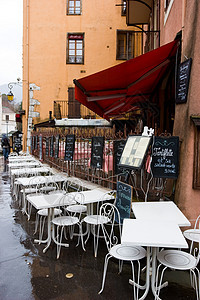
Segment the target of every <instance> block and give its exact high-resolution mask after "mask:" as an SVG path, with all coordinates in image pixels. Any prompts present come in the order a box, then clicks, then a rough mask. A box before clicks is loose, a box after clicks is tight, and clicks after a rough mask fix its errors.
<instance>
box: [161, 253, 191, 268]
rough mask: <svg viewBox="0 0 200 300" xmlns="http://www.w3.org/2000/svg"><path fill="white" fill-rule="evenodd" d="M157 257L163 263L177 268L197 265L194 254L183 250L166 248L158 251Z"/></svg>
mask: <svg viewBox="0 0 200 300" xmlns="http://www.w3.org/2000/svg"><path fill="white" fill-rule="evenodd" d="M157 259H158V261H159V262H160V263H161V264H164V265H165V266H167V267H169V268H171V269H177V270H189V269H193V268H194V267H195V266H196V259H195V257H194V256H193V255H191V254H189V253H187V252H184V251H181V250H164V251H161V252H159V253H158V255H157Z"/></svg>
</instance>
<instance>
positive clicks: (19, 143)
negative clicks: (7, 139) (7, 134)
mask: <svg viewBox="0 0 200 300" xmlns="http://www.w3.org/2000/svg"><path fill="white" fill-rule="evenodd" d="M14 150H15V151H17V152H20V151H21V150H22V138H21V137H19V136H16V137H14Z"/></svg>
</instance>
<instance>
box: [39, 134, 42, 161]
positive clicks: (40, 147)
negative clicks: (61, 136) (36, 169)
mask: <svg viewBox="0 0 200 300" xmlns="http://www.w3.org/2000/svg"><path fill="white" fill-rule="evenodd" d="M42 148H43V139H42V135H40V136H39V159H40V160H42V154H43V153H42Z"/></svg>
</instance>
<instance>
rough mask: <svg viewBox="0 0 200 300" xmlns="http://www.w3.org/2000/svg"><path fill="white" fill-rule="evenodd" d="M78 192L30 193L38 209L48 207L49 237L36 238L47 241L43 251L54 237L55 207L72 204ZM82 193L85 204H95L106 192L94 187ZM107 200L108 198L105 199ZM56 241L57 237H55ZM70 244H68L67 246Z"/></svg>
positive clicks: (29, 198)
mask: <svg viewBox="0 0 200 300" xmlns="http://www.w3.org/2000/svg"><path fill="white" fill-rule="evenodd" d="M77 194H78V192H71V193H66V194H63V193H61V192H59V193H53V194H42V195H28V196H27V200H28V201H29V202H30V203H31V204H32V205H33V206H34V207H35V208H36V209H43V208H47V209H48V237H47V239H46V240H35V242H37V243H47V246H46V247H45V248H44V250H43V252H44V253H45V252H46V250H47V249H48V248H49V246H50V243H51V239H52V238H54V237H53V236H52V232H51V220H52V218H53V212H54V208H56V207H58V206H61V205H62V206H65V205H69V204H71V202H72V201H73V199H74V196H75V195H77ZM81 194H83V195H84V199H85V202H84V204H87V205H93V204H94V203H96V202H99V201H101V200H102V197H103V195H104V194H105V192H104V191H102V190H100V189H94V190H90V191H83V192H81ZM104 200H106V199H104ZM76 201H78V197H76ZM53 240H54V242H55V243H56V241H55V239H53ZM68 246H69V245H68V244H66V247H68Z"/></svg>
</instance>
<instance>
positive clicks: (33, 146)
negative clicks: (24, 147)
mask: <svg viewBox="0 0 200 300" xmlns="http://www.w3.org/2000/svg"><path fill="white" fill-rule="evenodd" d="M34 149H35V136H34V135H33V136H32V143H31V151H32V153H33V150H34Z"/></svg>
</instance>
